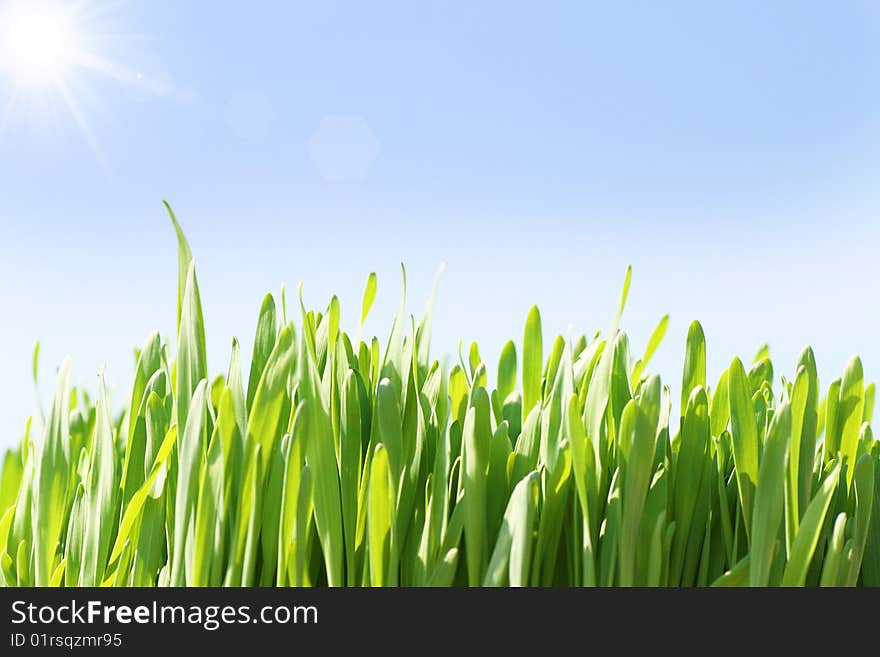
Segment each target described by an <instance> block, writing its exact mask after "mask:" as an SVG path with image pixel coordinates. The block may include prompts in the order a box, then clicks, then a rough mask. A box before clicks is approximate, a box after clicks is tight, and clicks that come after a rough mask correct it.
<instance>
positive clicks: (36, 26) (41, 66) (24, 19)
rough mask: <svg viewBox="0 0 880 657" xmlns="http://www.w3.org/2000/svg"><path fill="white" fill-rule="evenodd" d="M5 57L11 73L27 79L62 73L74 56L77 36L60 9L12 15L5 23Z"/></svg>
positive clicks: (32, 80)
mask: <svg viewBox="0 0 880 657" xmlns="http://www.w3.org/2000/svg"><path fill="white" fill-rule="evenodd" d="M3 41H4V43H5V44H6V46H5V48H4V50H5V51H6V52H4V59H5V61H6V65H7V66H8V67H9V68H10V73H12V75H14V76H15V77H16V78H19V80H21V79H22V78H23V79H24V80H25V81H28V82H35V81H36V79H39V78H45V77H55V76H58V75H61V74H62V73H63V70H64V69H65V68H66V67H67V66H69V65H70V64H71V63H72V62H73V60H74V59H75V57H76V53H77V47H78V46H77V41H78V39H77V35H76V30H75V29H74V26H73V24H72V22H71V21H70V20H69V18H68V17H67V16H65V15H64V14H63V13H61V12H50V11H37V12H22V13H20V14H17V15H14V16H13V17H12V18H11V19H10V20H9V22H8V23H7V25H6V29H5V34H4V39H3Z"/></svg>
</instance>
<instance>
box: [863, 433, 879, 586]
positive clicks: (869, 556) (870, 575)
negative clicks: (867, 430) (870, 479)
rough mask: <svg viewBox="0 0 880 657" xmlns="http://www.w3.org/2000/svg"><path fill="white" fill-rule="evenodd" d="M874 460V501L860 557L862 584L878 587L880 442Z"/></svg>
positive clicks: (873, 455)
mask: <svg viewBox="0 0 880 657" xmlns="http://www.w3.org/2000/svg"><path fill="white" fill-rule="evenodd" d="M872 457H873V462H874V501H873V502H872V503H871V521H870V523H869V524H868V537H867V539H866V540H865V553H864V556H863V557H862V573H861V574H862V584H863V585H864V586H875V587H880V444H878V443H875V444H874V448H873V451H872Z"/></svg>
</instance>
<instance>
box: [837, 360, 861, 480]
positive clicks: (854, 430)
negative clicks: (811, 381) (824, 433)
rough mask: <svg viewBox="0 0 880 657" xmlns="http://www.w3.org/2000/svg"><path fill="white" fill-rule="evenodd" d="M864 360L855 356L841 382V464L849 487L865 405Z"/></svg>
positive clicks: (839, 423)
mask: <svg viewBox="0 0 880 657" xmlns="http://www.w3.org/2000/svg"><path fill="white" fill-rule="evenodd" d="M864 383H865V382H864V375H863V374H862V361H861V359H859V357H858V356H853V357H852V358H851V359H850V361H849V362H848V363H847V365H846V370H845V371H844V374H843V381H842V382H841V384H840V402H839V405H838V420H837V422H838V425H839V426H840V457H841V465H842V466H844V468H845V469H846V485H847V488H849V487H850V486H852V481H853V476H854V474H855V468H856V453H857V452H858V445H859V429H860V428H861V426H862V414H863V413H864V406H865V385H864Z"/></svg>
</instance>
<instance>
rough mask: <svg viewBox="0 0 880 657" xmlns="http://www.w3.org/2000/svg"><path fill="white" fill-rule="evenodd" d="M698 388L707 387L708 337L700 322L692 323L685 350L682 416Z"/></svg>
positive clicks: (682, 381) (682, 380)
mask: <svg viewBox="0 0 880 657" xmlns="http://www.w3.org/2000/svg"><path fill="white" fill-rule="evenodd" d="M698 386H702V387H703V388H705V387H706V336H705V335H704V334H703V327H702V326H701V325H700V323H699V322H697V321H694V322H691V325H690V327H689V328H688V334H687V341H686V342H685V349H684V373H683V374H682V379H681V416H682V417H684V416H685V414H686V413H687V404H688V399H689V398H690V396H691V392H692V391H693V390H694V389H695V388H696V387H698Z"/></svg>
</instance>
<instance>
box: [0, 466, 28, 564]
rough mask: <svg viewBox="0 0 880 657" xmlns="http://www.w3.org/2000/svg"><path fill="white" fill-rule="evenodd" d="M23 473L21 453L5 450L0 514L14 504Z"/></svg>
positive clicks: (0, 472) (0, 493) (1, 474)
mask: <svg viewBox="0 0 880 657" xmlns="http://www.w3.org/2000/svg"><path fill="white" fill-rule="evenodd" d="M23 475H24V465H23V464H22V462H21V454H20V453H19V451H18V450H15V451H13V450H11V449H10V450H7V451H6V455H5V456H4V457H3V467H2V470H0V514H2V513H4V512H5V511H6V510H7V509H9V508H10V507H12V506H13V505H14V504H15V499H16V497H18V491H19V488H20V487H21V481H22V477H23ZM10 517H11V516H10ZM11 522H12V521H11V520H10V523H11ZM0 552H2V550H0Z"/></svg>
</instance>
